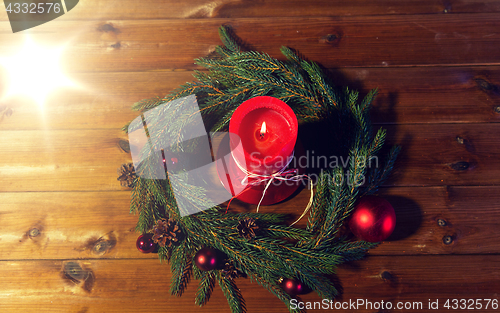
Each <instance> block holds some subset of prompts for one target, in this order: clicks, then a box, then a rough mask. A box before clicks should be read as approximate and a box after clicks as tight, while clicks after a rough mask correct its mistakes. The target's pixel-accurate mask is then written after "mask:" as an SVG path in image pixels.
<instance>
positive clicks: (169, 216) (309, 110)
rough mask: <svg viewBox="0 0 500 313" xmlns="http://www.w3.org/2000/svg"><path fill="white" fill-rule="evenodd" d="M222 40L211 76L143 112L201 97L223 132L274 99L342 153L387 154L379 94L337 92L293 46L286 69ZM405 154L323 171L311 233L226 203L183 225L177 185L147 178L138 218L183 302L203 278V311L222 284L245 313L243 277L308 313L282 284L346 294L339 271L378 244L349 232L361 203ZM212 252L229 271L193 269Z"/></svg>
mask: <svg viewBox="0 0 500 313" xmlns="http://www.w3.org/2000/svg"><path fill="white" fill-rule="evenodd" d="M219 33H220V37H221V40H222V42H223V45H222V46H218V47H217V48H216V50H215V52H214V53H213V54H212V55H210V56H209V57H206V58H200V59H197V60H196V64H198V65H201V66H203V67H204V68H206V71H195V73H194V77H195V78H196V79H197V80H196V81H194V82H190V83H187V84H185V85H183V86H181V87H180V88H179V89H177V90H175V91H173V92H172V93H170V94H169V95H167V96H166V97H156V98H152V99H146V100H143V101H140V102H138V103H136V104H134V106H133V109H134V110H137V111H141V112H144V111H147V110H150V109H152V108H155V107H157V106H159V105H161V104H166V103H168V102H169V101H172V100H174V99H179V98H181V97H185V96H189V95H192V94H195V95H196V97H197V100H198V103H199V107H200V112H201V114H202V116H203V119H204V122H205V123H206V125H207V129H210V130H211V131H213V132H215V131H224V130H227V129H228V124H229V120H230V118H231V115H232V114H233V112H234V110H235V109H236V108H237V107H238V105H239V104H241V103H242V102H243V101H245V100H247V99H250V98H253V97H256V96H272V97H275V98H278V99H280V100H282V101H284V102H286V103H287V104H288V105H289V106H290V107H291V108H292V109H293V110H294V112H295V114H296V115H297V118H298V120H299V123H300V125H301V127H304V126H303V125H306V126H307V125H311V124H315V123H324V124H326V125H331V127H330V128H331V133H332V134H333V135H332V137H326V138H327V139H328V141H329V144H331V145H334V146H335V149H336V150H335V151H336V153H338V154H339V155H345V156H349V157H350V158H351V159H352V160H359V159H364V160H369V159H370V158H373V157H375V156H376V155H377V154H378V153H379V152H380V149H381V148H382V146H383V144H384V141H385V136H386V131H385V130H384V129H379V130H378V131H377V132H376V133H375V134H373V133H372V129H371V124H370V118H369V109H370V105H371V102H372V100H373V99H374V97H375V95H376V90H372V91H370V92H369V93H368V94H367V95H366V96H365V98H364V99H363V100H361V101H358V96H359V93H358V92H357V91H353V90H350V89H348V88H338V87H335V86H334V85H333V84H332V83H331V81H330V79H329V78H328V76H327V75H326V74H325V72H324V71H323V70H322V69H321V68H320V66H318V65H317V64H316V63H314V62H311V61H307V60H305V59H304V58H302V57H301V56H300V55H298V54H297V53H296V52H294V51H293V50H292V49H290V48H287V47H282V48H281V52H282V53H283V55H284V56H285V57H286V61H279V60H277V59H274V58H272V57H271V56H269V55H267V54H265V53H259V52H255V51H243V49H242V48H241V46H240V44H239V40H238V39H236V37H235V36H234V35H233V34H232V33H231V32H230V30H229V29H228V28H226V27H221V28H220V29H219ZM158 122H165V121H158ZM169 122H170V123H173V124H175V125H174V127H170V129H171V130H172V129H173V130H172V131H177V132H178V133H179V135H181V133H182V131H181V129H182V127H183V125H184V123H186V121H169ZM128 126H129V125H126V126H125V127H124V130H125V131H127V130H128ZM180 137H181V136H180ZM398 152H399V147H393V148H392V149H390V151H389V152H388V155H387V157H386V158H385V163H384V165H383V166H381V167H377V168H369V167H368V165H367V163H366V162H364V163H363V162H349V163H348V164H345V166H336V167H333V168H327V169H324V170H323V171H321V173H320V174H319V176H318V179H317V181H316V186H315V195H314V199H313V205H312V207H311V209H310V211H309V216H308V220H307V225H306V227H305V229H302V228H296V227H290V226H288V224H287V221H288V220H289V218H290V216H289V215H287V214H269V213H250V212H247V213H233V212H231V211H229V212H227V213H226V212H225V211H226V208H225V207H221V206H218V205H217V206H214V207H213V208H211V209H209V210H205V211H202V212H199V213H197V214H194V215H188V216H182V217H181V215H180V213H179V209H178V207H177V205H176V200H175V199H174V195H173V191H172V188H171V185H170V182H169V179H166V180H157V179H144V178H141V177H140V175H139V176H133V177H134V178H133V184H131V185H132V187H133V189H132V197H131V205H130V212H132V213H137V214H138V223H137V227H136V229H137V231H138V232H141V233H143V234H144V233H152V234H153V235H154V237H153V238H155V242H157V243H159V249H158V256H159V258H160V260H162V261H168V262H169V263H170V266H171V272H172V279H171V285H170V293H172V294H173V295H177V296H181V295H182V293H183V291H184V289H185V287H186V286H187V284H188V283H189V281H190V279H191V276H193V277H194V278H195V279H197V280H199V285H198V289H197V293H196V299H195V303H196V304H197V305H199V306H203V305H204V304H206V303H207V302H208V300H209V298H210V296H211V294H212V291H213V289H214V287H215V285H216V284H218V285H219V286H220V288H221V289H222V291H223V293H224V295H225V297H226V298H227V301H228V303H229V306H230V309H231V311H232V312H245V311H246V308H245V302H244V299H243V297H242V295H241V293H240V290H239V289H238V287H237V285H236V279H235V278H237V277H238V276H242V275H243V276H246V277H248V278H249V279H250V280H252V281H255V282H257V283H258V284H260V285H262V286H263V287H264V288H266V289H267V290H268V291H269V292H271V293H272V294H274V295H275V296H276V297H277V298H278V299H280V300H281V301H283V302H284V303H285V304H286V305H287V306H288V308H289V310H290V312H300V310H299V309H293V308H291V307H290V300H291V299H292V298H293V297H294V295H291V294H289V293H287V292H286V291H285V290H284V288H283V287H282V284H281V282H282V281H283V279H294V280H297V281H300V282H302V283H303V284H304V285H305V286H306V287H308V288H310V289H311V290H314V291H315V292H316V293H317V294H318V295H319V296H320V297H321V298H323V299H334V298H335V297H336V296H337V295H338V293H339V291H338V290H337V288H336V286H335V285H334V283H333V282H332V281H331V280H330V279H329V278H328V275H330V274H334V273H335V269H336V267H337V265H338V264H340V263H343V262H348V261H351V260H357V259H360V258H362V257H363V256H364V254H365V252H366V251H367V250H368V249H370V248H372V247H374V246H375V245H376V243H371V242H366V241H362V240H353V239H352V238H350V237H349V236H347V235H345V234H343V232H342V231H341V228H342V226H343V225H344V224H345V223H346V222H347V219H348V217H349V215H350V213H351V211H352V210H353V208H354V205H355V203H356V201H357V200H358V198H360V197H362V196H364V195H368V194H373V193H374V192H376V190H377V188H378V186H379V185H380V184H381V183H382V182H383V181H384V180H385V179H386V178H387V177H388V175H389V173H390V171H391V169H392V167H393V165H394V161H395V159H396V157H397V154H398ZM136 171H137V172H140V169H136ZM122 176H123V173H122ZM339 176H340V177H345V176H347V178H348V179H347V180H348V181H349V180H350V181H351V182H356V181H357V180H359V179H360V177H365V176H366V177H368V179H367V180H366V181H365V182H364V184H354V183H351V184H348V183H346V182H342V183H341V184H339V183H336V182H335V177H339ZM129 185H130V184H129ZM185 188H191V189H192V193H193V194H194V195H195V196H196V197H194V198H195V199H203V195H204V193H206V192H207V191H206V190H202V189H199V188H197V189H196V188H192V186H189V184H188V183H186V185H185ZM191 201H193V200H192V199H191ZM199 201H202V200H199ZM292 201H293V200H292ZM207 248H208V249H215V250H216V251H219V252H221V253H222V254H223V255H224V262H223V263H224V265H223V266H222V267H217V268H214V269H211V270H206V271H203V270H201V269H200V268H198V267H197V266H193V264H194V263H195V260H194V256H195V254H196V253H197V252H198V251H200V249H207Z"/></svg>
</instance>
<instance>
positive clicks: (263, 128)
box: [260, 122, 266, 137]
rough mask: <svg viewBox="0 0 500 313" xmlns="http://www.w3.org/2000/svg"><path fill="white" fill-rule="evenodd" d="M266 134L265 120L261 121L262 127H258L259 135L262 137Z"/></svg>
mask: <svg viewBox="0 0 500 313" xmlns="http://www.w3.org/2000/svg"><path fill="white" fill-rule="evenodd" d="M265 134H266V122H264V123H262V127H261V128H260V136H261V137H264V135H265Z"/></svg>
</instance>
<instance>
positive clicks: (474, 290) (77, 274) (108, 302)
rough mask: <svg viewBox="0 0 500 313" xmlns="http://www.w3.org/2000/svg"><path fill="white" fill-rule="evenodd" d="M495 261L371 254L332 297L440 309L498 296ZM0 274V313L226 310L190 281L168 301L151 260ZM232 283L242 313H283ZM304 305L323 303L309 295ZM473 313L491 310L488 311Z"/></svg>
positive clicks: (164, 272)
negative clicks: (201, 298)
mask: <svg viewBox="0 0 500 313" xmlns="http://www.w3.org/2000/svg"><path fill="white" fill-rule="evenodd" d="M499 262H500V257H499V256H498V255H487V256H475V255H469V256H417V257H369V258H367V259H365V260H361V261H357V262H354V263H350V265H345V266H342V267H341V268H340V269H339V271H338V276H337V280H338V282H337V285H338V286H339V288H342V289H343V293H342V296H341V297H340V298H339V299H338V300H340V301H347V302H349V300H351V301H357V299H363V300H365V301H366V300H368V301H370V302H380V301H382V300H384V302H394V305H396V303H397V302H399V301H411V302H413V301H416V302H422V305H423V308H426V307H427V306H428V301H429V299H432V301H435V300H436V299H439V302H440V305H441V309H443V307H442V305H443V304H444V302H445V299H447V298H452V299H453V298H458V299H460V298H464V299H476V298H479V299H485V298H489V299H497V297H498V294H497V292H496V290H498V287H499V279H500V277H499V272H498V263H499ZM471 265H472V266H474V265H476V266H477V267H475V268H474V267H473V268H471ZM457 273H460V275H457ZM0 276H1V277H8V279H7V280H5V281H4V282H3V283H2V284H0V294H2V295H3V297H2V298H3V299H2V302H1V304H0V308H2V312H19V311H23V312H46V311H50V312H87V313H92V312H118V311H120V312H134V313H135V312H145V313H146V312H148V313H150V312H157V311H161V312H177V311H180V310H183V311H186V310H187V311H195V312H229V309H228V306H227V302H226V300H225V298H224V297H223V295H222V292H221V291H220V290H219V289H218V287H216V289H215V291H214V294H213V296H212V297H211V299H210V302H209V303H208V305H206V306H205V307H204V308H202V309H200V308H197V307H196V306H195V305H194V303H193V299H194V293H195V290H196V283H197V282H196V281H191V283H190V285H189V286H188V288H187V290H186V292H185V294H184V295H183V296H182V297H181V298H176V297H173V296H169V295H168V288H169V279H170V273H169V270H168V267H167V266H165V265H162V264H160V263H159V262H158V261H156V260H40V261H2V262H1V266H0ZM236 282H237V284H238V287H239V288H240V290H241V292H242V294H243V296H244V297H245V299H246V303H247V309H248V312H286V306H285V305H284V304H283V303H281V302H280V301H279V300H277V299H276V298H274V296H272V295H271V294H270V293H268V292H267V291H266V290H264V289H263V288H262V287H260V286H259V285H257V284H256V283H253V284H252V283H250V281H249V279H243V278H239V279H238V280H237V281H236ZM303 300H304V301H321V300H322V299H320V298H318V296H316V295H314V294H309V295H305V296H304V297H303ZM356 311H360V312H373V308H372V309H371V310H370V309H369V307H368V308H366V307H364V306H361V307H358V308H357V310H356ZM409 311H410V312H418V311H420V312H421V311H422V309H420V310H409ZM476 311H477V312H491V307H490V309H489V310H484V309H483V310H474V312H476ZM342 312H352V309H351V310H343V311H342Z"/></svg>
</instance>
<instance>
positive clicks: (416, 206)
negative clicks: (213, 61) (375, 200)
mask: <svg viewBox="0 0 500 313" xmlns="http://www.w3.org/2000/svg"><path fill="white" fill-rule="evenodd" d="M380 195H381V196H382V197H384V198H385V199H387V200H388V201H389V202H390V203H391V204H392V205H393V207H394V209H395V211H396V214H397V226H396V230H395V232H394V234H393V235H392V236H391V237H390V238H389V239H388V240H387V241H385V242H384V243H382V244H381V245H379V246H378V247H376V248H375V249H372V250H370V252H369V254H371V255H390V256H397V255H420V254H498V253H500V250H499V247H498V245H497V244H496V238H498V237H499V236H500V230H499V229H498V227H497V221H498V220H499V219H500V210H498V209H499V205H498V203H500V187H498V186H497V187H492V186H488V187H471V186H466V187H422V188H420V187H419V188H415V187H396V188H382V189H381V191H380ZM308 196H309V193H308V192H307V190H303V191H302V192H301V193H300V194H299V195H298V196H296V197H295V198H293V199H290V200H288V201H286V202H284V203H280V204H279V205H274V206H263V207H262V208H261V212H264V213H271V212H273V213H284V212H286V213H289V214H294V215H295V216H296V217H298V216H300V214H301V213H302V211H303V210H304V208H305V206H306V204H307V201H308ZM129 203H130V192H129V191H121V192H13V193H10V192H3V193H0V221H1V224H2V227H1V228H0V238H1V240H0V256H1V259H2V260H20V259H68V258H153V259H154V258H156V257H157V256H156V254H149V255H145V254H141V253H139V251H137V249H136V248H135V241H136V240H137V237H138V235H139V234H138V233H136V232H135V231H134V227H135V225H136V222H137V216H136V215H132V214H128V207H129ZM232 203H233V205H232V206H231V210H238V211H241V212H253V211H254V210H255V206H254V205H247V204H242V203H239V202H238V201H236V200H235V201H233V202H232ZM472 208H473V209H472ZM306 221H307V218H304V219H302V220H301V221H300V222H299V224H298V225H297V227H304V226H305V223H306ZM447 236H449V238H448V237H447ZM449 240H451V241H449Z"/></svg>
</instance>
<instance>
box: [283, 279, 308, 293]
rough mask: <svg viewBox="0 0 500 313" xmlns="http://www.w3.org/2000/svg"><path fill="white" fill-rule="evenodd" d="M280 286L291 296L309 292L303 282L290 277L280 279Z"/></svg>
mask: <svg viewBox="0 0 500 313" xmlns="http://www.w3.org/2000/svg"><path fill="white" fill-rule="evenodd" d="M281 287H282V288H283V290H284V291H285V292H286V293H288V294H289V295H291V296H296V295H300V294H305V293H308V292H310V290H309V288H307V286H306V285H304V283H302V282H300V281H298V280H295V279H291V278H283V280H282V281H281Z"/></svg>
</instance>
